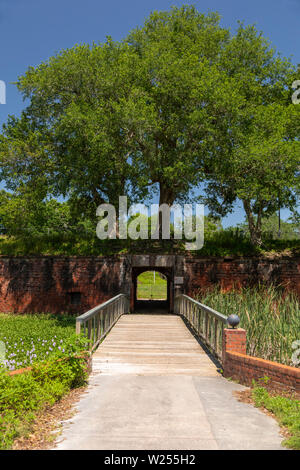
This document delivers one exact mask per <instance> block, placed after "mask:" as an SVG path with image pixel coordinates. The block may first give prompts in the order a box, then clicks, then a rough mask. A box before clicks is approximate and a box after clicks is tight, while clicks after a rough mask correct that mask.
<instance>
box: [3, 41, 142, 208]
mask: <svg viewBox="0 0 300 470" xmlns="http://www.w3.org/2000/svg"><path fill="white" fill-rule="evenodd" d="M130 62H131V53H130V50H129V48H128V47H127V46H125V45H120V44H116V43H113V42H112V41H111V40H110V39H108V41H107V42H106V43H105V44H100V45H93V46H92V47H89V46H85V45H82V46H75V47H74V48H72V49H69V50H66V51H62V52H60V53H59V54H58V55H57V56H55V57H51V58H50V59H49V60H48V61H47V62H45V63H42V64H41V65H39V66H38V67H36V68H33V67H30V68H29V69H28V71H27V72H26V74H25V75H24V76H22V77H20V78H19V81H18V83H17V86H18V88H19V90H20V91H21V92H22V93H23V96H24V98H26V99H28V100H29V105H28V106H27V108H26V109H25V111H24V112H23V113H22V116H21V117H20V118H19V119H17V118H10V119H9V121H8V123H7V124H6V125H5V126H4V132H3V135H2V137H1V141H0V155H1V170H2V173H1V176H2V178H3V179H4V180H5V181H6V184H7V186H8V188H9V189H13V190H18V189H19V187H20V186H24V185H25V186H27V187H28V189H29V190H30V191H31V189H32V188H33V187H35V186H36V184H37V182H38V181H41V186H42V187H43V190H41V191H40V196H41V198H42V199H43V198H44V197H45V196H46V195H47V194H52V195H53V196H63V197H66V198H69V199H70V201H71V203H72V204H71V206H72V208H73V210H74V212H76V211H77V212H79V213H80V214H81V213H85V214H86V215H92V216H94V217H95V212H96V208H97V206H98V205H99V204H101V203H103V202H111V203H113V204H115V205H117V204H118V196H119V195H122V194H127V195H128V196H132V198H133V199H134V197H135V195H136V194H137V192H138V189H139V188H142V185H137V184H136V180H137V178H138V177H139V172H138V171H137V168H135V167H133V166H132V165H131V163H130V153H129V148H128V142H127V137H126V136H125V135H124V133H123V132H122V122H121V118H122V115H121V110H120V107H119V103H120V101H121V99H122V98H124V97H126V96H127V95H128V93H129V91H130V89H131V84H130V82H129V80H128V71H129V70H130ZM42 181H43V183H44V184H43V185H42ZM143 190H144V188H142V191H143Z"/></svg>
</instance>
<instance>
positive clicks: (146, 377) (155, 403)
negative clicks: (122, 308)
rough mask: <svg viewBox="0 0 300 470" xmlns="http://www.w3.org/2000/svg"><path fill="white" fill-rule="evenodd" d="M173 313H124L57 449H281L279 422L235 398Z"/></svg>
mask: <svg viewBox="0 0 300 470" xmlns="http://www.w3.org/2000/svg"><path fill="white" fill-rule="evenodd" d="M243 389H244V387H242V386H240V385H237V384H235V383H232V382H229V381H227V380H226V379H224V378H223V377H222V376H221V375H220V374H219V372H218V370H217V367H216V365H215V364H214V362H213V361H212V360H211V358H210V357H209V356H208V355H207V354H206V353H205V351H204V350H203V348H202V347H201V346H200V345H199V343H198V342H197V341H196V339H195V338H194V337H193V336H192V335H191V333H190V332H189V330H188V329H187V328H186V326H185V324H184V323H183V321H182V320H181V318H179V317H177V316H175V315H124V316H122V317H121V319H120V320H119V321H118V323H117V324H116V325H115V327H114V328H113V330H112V331H111V332H110V334H109V335H108V336H107V338H106V339H105V340H104V342H103V343H102V344H101V346H100V347H99V348H98V350H97V351H96V353H95V354H94V357H93V373H92V375H91V377H90V381H89V386H88V389H87V392H86V393H85V394H84V395H83V396H82V398H81V400H80V401H79V403H77V405H76V409H77V413H76V414H75V416H73V418H71V420H68V421H66V422H64V424H63V432H62V435H61V436H60V438H59V440H58V442H57V447H56V449H72V450H75V449H92V450H96V449H104V450H123V449H124V450H127V449H128V450H130V449H134V450H138V449H142V450H148V449H149V450H151V449H152V450H154V449H165V450H188V449H190V450H193V449H194V450H196V449H257V450H260V449H274V450H275V449H281V446H280V442H281V436H280V434H279V427H278V425H277V423H276V422H275V421H274V420H273V419H272V418H270V417H269V416H267V415H265V414H264V413H262V412H261V411H259V410H258V409H256V408H254V407H253V406H251V405H248V404H245V403H240V402H238V401H237V400H236V399H235V398H234V396H233V394H232V392H233V391H234V390H243Z"/></svg>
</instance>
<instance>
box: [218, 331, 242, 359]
mask: <svg viewBox="0 0 300 470" xmlns="http://www.w3.org/2000/svg"><path fill="white" fill-rule="evenodd" d="M226 352H238V353H240V354H246V330H243V328H237V329H234V328H225V329H224V330H223V349H222V357H223V363H224V364H225V362H226Z"/></svg>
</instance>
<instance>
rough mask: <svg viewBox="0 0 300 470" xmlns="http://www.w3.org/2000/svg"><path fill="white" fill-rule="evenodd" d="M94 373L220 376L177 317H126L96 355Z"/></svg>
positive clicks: (123, 317)
mask: <svg viewBox="0 0 300 470" xmlns="http://www.w3.org/2000/svg"><path fill="white" fill-rule="evenodd" d="M93 370H94V371H95V372H98V373H101V374H104V375H120V374H137V375H180V374H185V375H195V376H202V377H203V376H205V377H216V376H218V375H219V373H218V372H217V367H216V365H215V364H214V362H213V361H212V359H211V358H210V357H209V356H208V355H207V353H206V352H205V351H204V349H203V348H202V347H201V346H200V344H199V343H198V341H197V340H196V339H195V338H194V337H193V335H192V334H191V333H190V331H189V330H188V328H187V327H186V325H185V324H184V322H183V320H182V319H181V318H180V317H179V316H177V315H123V316H122V317H121V318H120V320H119V321H118V322H117V324H116V325H115V326H114V328H113V329H112V331H111V332H110V333H109V335H108V336H107V337H106V338H105V340H104V341H103V343H102V344H101V346H100V347H99V348H98V350H97V351H96V352H95V354H94V356H93Z"/></svg>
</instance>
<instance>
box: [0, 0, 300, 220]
mask: <svg viewBox="0 0 300 470" xmlns="http://www.w3.org/2000/svg"><path fill="white" fill-rule="evenodd" d="M183 4H194V5H195V6H196V7H197V9H198V10H199V11H201V12H203V13H206V12H208V11H218V12H219V13H220V14H221V16H222V24H223V25H224V26H226V27H230V28H231V29H232V30H234V29H235V28H236V24H237V21H238V20H243V21H244V22H245V23H246V24H253V23H255V24H256V26H257V28H258V29H259V30H261V31H263V33H264V35H265V36H266V37H267V38H268V39H269V40H270V41H271V43H272V45H273V46H274V47H275V48H276V49H277V50H278V51H279V52H280V53H281V54H282V55H284V56H288V57H291V58H292V61H293V62H294V63H295V64H298V63H300V41H299V31H300V28H299V23H300V20H299V19H300V0H252V1H245V0H201V1H188V0H186V1H183V2H182V1H174V0H173V1H167V0H159V1H158V0H146V1H145V0H109V1H107V0H84V1H82V0H0V47H1V55H0V80H4V81H5V82H6V84H7V103H6V105H0V126H1V125H2V123H3V122H5V121H6V119H7V116H8V115H9V114H17V115H18V114H19V113H20V111H21V110H22V108H23V107H24V103H23V102H22V98H21V96H20V94H19V93H18V91H17V89H16V87H15V85H13V84H12V82H14V81H16V79H17V77H18V76H19V75H22V74H23V73H24V72H25V71H26V69H27V68H28V66H30V65H31V66H36V65H38V64H39V63H40V62H42V61H44V60H46V59H47V58H48V57H50V56H51V55H53V54H55V53H56V52H58V51H60V50H61V49H66V48H68V47H72V46H73V45H74V44H78V43H92V42H93V41H95V42H99V41H100V42H101V41H104V40H105V36H107V35H110V36H112V37H113V39H115V40H120V39H122V38H123V37H124V36H125V35H126V34H127V33H128V31H129V30H131V29H132V28H135V27H136V26H139V25H142V23H143V21H144V19H145V18H146V17H147V16H148V15H149V13H150V12H151V11H153V10H167V9H169V8H170V7H171V6H172V5H176V6H181V5H183ZM299 78H300V77H299ZM287 215H288V213H287V212H286V211H283V216H284V217H286V216H287ZM243 218H244V213H243V211H242V210H241V209H240V208H239V207H238V206H237V208H236V210H235V211H234V213H233V214H231V215H229V216H228V217H226V219H225V220H224V221H223V225H224V226H227V225H234V224H236V223H237V222H240V221H241V220H242V219H243Z"/></svg>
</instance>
